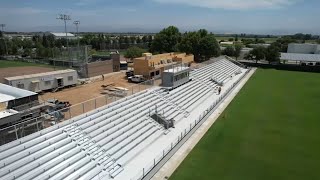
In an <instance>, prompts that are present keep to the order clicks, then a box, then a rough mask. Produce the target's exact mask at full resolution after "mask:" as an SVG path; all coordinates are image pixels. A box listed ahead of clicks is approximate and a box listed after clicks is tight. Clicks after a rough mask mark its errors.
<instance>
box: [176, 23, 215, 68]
mask: <svg viewBox="0 0 320 180" xmlns="http://www.w3.org/2000/svg"><path fill="white" fill-rule="evenodd" d="M178 47H179V50H180V51H181V52H186V53H187V54H193V55H194V58H195V61H196V62H201V61H203V60H208V59H209V58H211V57H213V56H219V55H220V46H219V44H218V42H217V40H216V39H215V37H214V35H213V34H208V32H207V31H206V30H204V29H200V30H199V31H194V32H186V33H184V34H183V35H182V39H181V42H180V43H179V44H178Z"/></svg>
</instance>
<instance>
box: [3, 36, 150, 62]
mask: <svg viewBox="0 0 320 180" xmlns="http://www.w3.org/2000/svg"><path fill="white" fill-rule="evenodd" d="M152 39H153V37H152V35H145V36H123V35H120V36H110V35H104V34H85V35H84V36H83V37H81V38H79V44H80V45H81V46H84V45H90V46H92V48H93V49H95V50H98V51H99V50H110V49H127V48H129V47H131V46H137V47H140V48H143V49H148V48H149V47H150V46H151V43H152ZM68 44H69V47H76V46H77V44H78V40H77V39H69V41H68ZM66 47H67V39H66V38H61V39H56V38H55V37H54V35H51V34H50V35H46V34H43V35H34V36H33V37H32V38H31V39H21V38H16V37H14V38H12V39H9V38H6V37H5V36H4V35H3V32H0V55H6V54H8V55H22V56H32V57H35V58H46V57H54V56H55V54H58V53H60V51H61V49H66Z"/></svg>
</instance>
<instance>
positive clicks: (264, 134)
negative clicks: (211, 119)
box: [170, 69, 320, 180]
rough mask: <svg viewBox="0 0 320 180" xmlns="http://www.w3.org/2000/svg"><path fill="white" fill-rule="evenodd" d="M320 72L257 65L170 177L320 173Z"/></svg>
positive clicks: (232, 179)
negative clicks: (259, 66)
mask: <svg viewBox="0 0 320 180" xmlns="http://www.w3.org/2000/svg"><path fill="white" fill-rule="evenodd" d="M319 170H320V74H316V73H304V72H290V71H278V70H265V69H259V70H258V71H257V72H256V74H254V76H253V77H251V79H250V80H249V81H248V83H247V84H246V85H245V86H244V88H243V89H242V90H241V92H240V93H239V94H238V95H237V97H236V98H235V99H234V100H233V101H232V103H231V104H230V105H229V106H228V107H227V109H226V110H225V112H224V113H223V114H222V115H221V116H220V118H219V119H218V121H217V122H216V123H215V124H214V125H213V126H212V127H211V128H210V129H209V131H208V132H207V133H206V135H205V136H204V137H203V138H202V139H201V141H200V142H199V143H198V144H197V145H196V147H195V148H194V149H193V150H192V152H191V153H190V154H189V155H188V156H187V158H186V159H185V160H184V161H183V163H182V164H181V165H180V166H179V168H178V169H177V170H176V171H175V172H174V174H173V175H172V176H171V177H170V180H302V179H305V180H316V179H317V180H318V179H320V171H319Z"/></svg>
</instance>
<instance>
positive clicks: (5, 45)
mask: <svg viewBox="0 0 320 180" xmlns="http://www.w3.org/2000/svg"><path fill="white" fill-rule="evenodd" d="M0 26H1V32H2V39H3V42H4V47H5V48H6V55H8V48H7V42H6V39H5V38H4V28H5V27H6V25H5V24H0Z"/></svg>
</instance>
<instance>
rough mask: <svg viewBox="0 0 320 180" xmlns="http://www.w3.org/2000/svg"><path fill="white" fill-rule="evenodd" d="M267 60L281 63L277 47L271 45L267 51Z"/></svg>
mask: <svg viewBox="0 0 320 180" xmlns="http://www.w3.org/2000/svg"><path fill="white" fill-rule="evenodd" d="M265 57H266V60H267V61H268V62H269V64H270V63H271V62H279V61H280V52H279V48H278V47H277V46H274V45H271V46H269V47H268V48H267V49H266V51H265Z"/></svg>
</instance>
